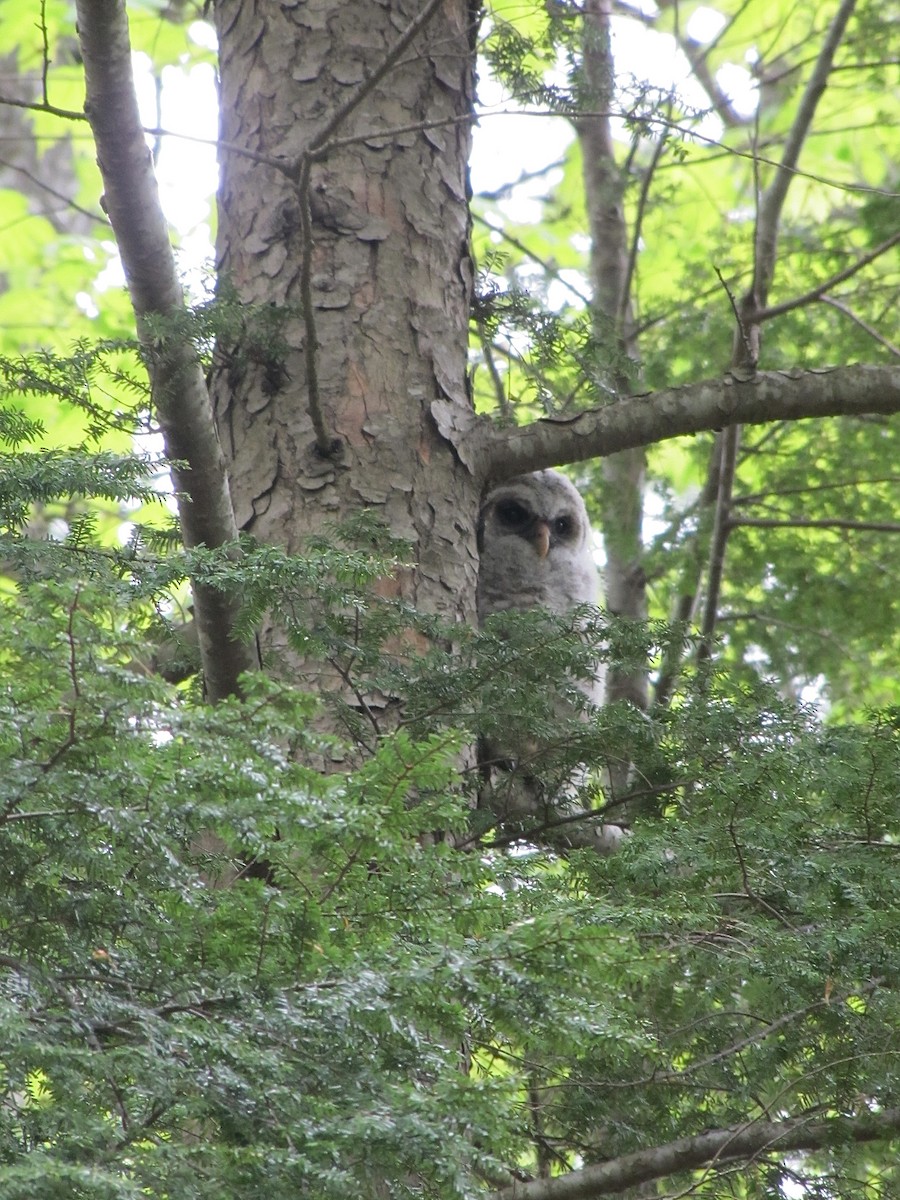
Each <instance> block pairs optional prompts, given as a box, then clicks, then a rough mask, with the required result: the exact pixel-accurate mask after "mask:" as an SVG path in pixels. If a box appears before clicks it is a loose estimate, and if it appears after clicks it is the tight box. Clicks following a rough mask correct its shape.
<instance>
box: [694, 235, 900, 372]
mask: <svg viewBox="0 0 900 1200" xmlns="http://www.w3.org/2000/svg"><path fill="white" fill-rule="evenodd" d="M898 242H900V232H898V233H895V234H892V236H891V237H889V238H887V239H886V240H885V241H883V242H880V243H879V244H878V245H877V246H875V247H874V248H873V249H872V250H870V251H869V252H868V253H867V254H863V255H861V256H860V257H859V258H858V259H857V260H856V262H854V263H851V264H850V266H849V267H845V268H844V269H843V271H838V272H837V273H836V274H834V275H830V276H829V277H828V279H825V280H823V281H822V283H820V284H817V285H816V286H815V287H814V288H811V289H810V290H809V291H808V292H804V293H803V295H802V296H795V297H794V298H793V300H785V301H784V302H783V303H782V304H773V305H770V306H769V307H768V308H761V309H759V310H758V311H757V312H754V313H751V314H750V320H751V321H753V322H759V321H771V320H772V318H773V317H780V316H782V315H783V314H784V313H789V312H792V311H793V310H794V309H795V308H803V307H804V305H807V304H812V303H813V302H814V301H815V300H825V302H826V303H831V301H829V299H828V297H826V295H825V293H826V292H830V291H831V289H832V288H833V287H834V286H835V285H836V284H838V283H843V282H844V281H845V280H846V279H850V278H851V277H852V276H853V275H855V274H856V272H857V271H861V270H862V268H863V267H867V266H868V265H869V263H871V262H874V261H875V259H876V258H880V257H881V255H882V254H884V253H886V251H888V250H890V249H891V247H893V246H896V245H897V243H898ZM717 274H718V272H717ZM720 278H721V276H720ZM870 332H871V331H870ZM898 353H900V352H898Z"/></svg>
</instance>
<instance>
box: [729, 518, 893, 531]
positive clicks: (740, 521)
mask: <svg viewBox="0 0 900 1200" xmlns="http://www.w3.org/2000/svg"><path fill="white" fill-rule="evenodd" d="M729 524H730V526H731V528H732V529H738V528H740V527H741V526H749V527H751V528H755V529H848V530H852V531H853V532H854V533H900V524H897V523H896V522H894V521H843V520H840V519H839V518H835V519H834V520H831V519H827V518H822V519H818V518H813V517H793V518H790V519H786V520H781V519H779V518H777V517H737V518H733V519H732V520H731V521H730V522H729Z"/></svg>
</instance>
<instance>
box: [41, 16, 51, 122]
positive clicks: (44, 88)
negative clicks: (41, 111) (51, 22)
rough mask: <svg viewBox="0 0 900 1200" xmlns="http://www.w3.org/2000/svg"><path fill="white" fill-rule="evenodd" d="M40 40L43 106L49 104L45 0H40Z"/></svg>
mask: <svg viewBox="0 0 900 1200" xmlns="http://www.w3.org/2000/svg"><path fill="white" fill-rule="evenodd" d="M41 40H42V41H43V52H42V61H41V97H42V99H43V101H44V103H45V104H49V103H50V92H49V87H48V83H47V80H48V78H49V75H50V39H49V37H48V34H47V0H41Z"/></svg>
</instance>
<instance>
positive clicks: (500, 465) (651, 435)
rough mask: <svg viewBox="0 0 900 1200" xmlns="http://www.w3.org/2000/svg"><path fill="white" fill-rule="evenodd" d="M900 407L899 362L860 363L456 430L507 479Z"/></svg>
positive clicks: (491, 473) (490, 472) (715, 382)
mask: <svg viewBox="0 0 900 1200" xmlns="http://www.w3.org/2000/svg"><path fill="white" fill-rule="evenodd" d="M896 412H900V366H871V365H868V364H858V365H856V366H850V367H834V368H828V369H824V370H814V371H800V370H794V371H759V372H757V374H756V375H754V376H753V377H752V378H750V379H741V378H738V377H737V376H736V375H732V374H726V375H724V376H722V377H721V378H719V379H708V380H705V381H703V382H701V383H693V384H688V385H686V386H684V387H677V388H667V389H665V390H664V391H659V392H651V393H650V394H648V395H644V396H631V397H628V398H627V399H625V400H618V401H616V402H615V403H613V404H609V405H605V406H604V407H603V408H595V409H589V410H587V411H586V412H583V413H579V414H578V415H577V416H574V417H570V418H567V419H564V420H560V419H551V418H544V419H542V420H539V421H534V422H532V423H531V424H530V425H525V426H522V427H521V428H519V429H503V430H498V429H494V428H493V427H492V425H491V424H490V422H488V421H486V420H480V421H476V422H473V424H472V428H471V429H470V430H468V431H466V432H464V433H461V434H458V435H457V441H458V444H459V446H460V447H462V448H463V449H464V452H465V454H466V455H467V456H473V457H474V460H475V462H476V463H477V464H478V466H479V469H480V472H481V473H482V475H483V477H484V478H485V479H491V480H500V479H507V478H509V477H510V476H512V475H520V474H523V473H525V472H528V471H538V470H541V469H542V468H544V467H552V466H558V465H559V464H561V463H575V462H583V461H584V460H585V459H588V458H600V457H605V456H606V455H608V454H615V453H616V452H617V451H619V450H625V449H629V448H630V447H632V446H649V445H652V444H653V443H655V442H662V441H665V440H666V439H668V438H673V437H682V436H684V435H685V434H693V433H703V432H707V431H710V430H715V429H719V428H721V427H722V426H724V425H730V424H734V423H736V422H741V423H744V424H748V425H753V424H761V423H764V422H767V421H796V420H802V419H804V418H807V417H837V416H857V417H858V416H862V415H864V414H867V413H885V414H890V413H896Z"/></svg>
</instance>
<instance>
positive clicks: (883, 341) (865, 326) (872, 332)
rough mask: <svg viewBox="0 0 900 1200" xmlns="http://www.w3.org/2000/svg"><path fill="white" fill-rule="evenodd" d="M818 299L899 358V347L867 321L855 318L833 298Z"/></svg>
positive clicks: (853, 313)
mask: <svg viewBox="0 0 900 1200" xmlns="http://www.w3.org/2000/svg"><path fill="white" fill-rule="evenodd" d="M820 299H821V301H822V303H823V304H828V305H830V306H831V307H832V308H836V309H837V311H838V312H839V313H843V314H844V316H845V317H848V318H849V319H850V320H851V321H853V323H854V324H855V325H858V326H859V327H860V329H862V330H863V331H864V332H865V333H867V334H868V335H869V337H871V338H874V340H875V341H876V342H878V343H879V345H881V346H884V348H885V349H886V350H890V352H891V354H893V355H895V356H896V357H897V358H900V346H895V345H894V343H893V342H889V341H888V339H887V338H886V337H883V336H882V335H881V334H880V333H879V332H878V330H877V329H875V328H874V327H873V326H872V325H870V324H869V322H868V321H864V320H863V319H862V317H859V316H857V315H856V313H855V312H854V311H853V309H852V308H849V307H848V306H847V305H846V304H842V303H841V302H840V300H835V298H834V297H833V296H821V297H820Z"/></svg>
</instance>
